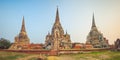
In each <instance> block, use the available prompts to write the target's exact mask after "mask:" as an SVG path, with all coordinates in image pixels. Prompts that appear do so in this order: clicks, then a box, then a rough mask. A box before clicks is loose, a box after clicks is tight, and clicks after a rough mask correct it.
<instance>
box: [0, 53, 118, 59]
mask: <svg viewBox="0 0 120 60" xmlns="http://www.w3.org/2000/svg"><path fill="white" fill-rule="evenodd" d="M36 57H39V55H36V54H25V53H15V52H1V51H0V60H23V59H24V60H37V58H36ZM47 60H120V52H115V51H102V52H90V53H79V54H68V55H60V56H47Z"/></svg>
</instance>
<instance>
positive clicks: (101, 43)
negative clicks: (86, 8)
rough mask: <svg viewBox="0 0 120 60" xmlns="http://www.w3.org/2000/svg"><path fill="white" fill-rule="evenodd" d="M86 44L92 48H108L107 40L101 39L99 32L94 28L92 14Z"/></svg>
mask: <svg viewBox="0 0 120 60" xmlns="http://www.w3.org/2000/svg"><path fill="white" fill-rule="evenodd" d="M86 44H91V45H93V47H94V48H107V47H108V46H109V44H108V40H106V39H105V38H104V37H103V34H102V33H101V32H99V31H98V29H97V27H96V24H95V19H94V14H93V19H92V27H91V30H90V32H89V34H88V36H87V41H86Z"/></svg>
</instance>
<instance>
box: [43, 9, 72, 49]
mask: <svg viewBox="0 0 120 60" xmlns="http://www.w3.org/2000/svg"><path fill="white" fill-rule="evenodd" d="M71 47H72V46H71V39H70V35H69V34H68V33H67V32H66V34H64V30H63V28H62V26H61V23H60V18H59V12H58V8H57V11H56V19H55V23H54V25H53V27H52V31H51V34H50V33H48V35H47V36H46V40H45V49H52V50H59V49H70V48H71Z"/></svg>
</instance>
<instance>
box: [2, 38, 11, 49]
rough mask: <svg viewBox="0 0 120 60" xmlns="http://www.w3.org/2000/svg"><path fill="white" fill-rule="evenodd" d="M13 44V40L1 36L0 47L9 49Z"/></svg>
mask: <svg viewBox="0 0 120 60" xmlns="http://www.w3.org/2000/svg"><path fill="white" fill-rule="evenodd" d="M10 46H11V42H10V41H9V40H7V39H4V38H0V49H8V48H9V47H10Z"/></svg>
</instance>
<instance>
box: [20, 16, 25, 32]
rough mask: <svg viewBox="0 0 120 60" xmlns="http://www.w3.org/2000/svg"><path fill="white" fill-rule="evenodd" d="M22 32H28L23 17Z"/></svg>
mask: <svg viewBox="0 0 120 60" xmlns="http://www.w3.org/2000/svg"><path fill="white" fill-rule="evenodd" d="M21 32H26V30H25V21H24V16H23V21H22V27H21Z"/></svg>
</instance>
